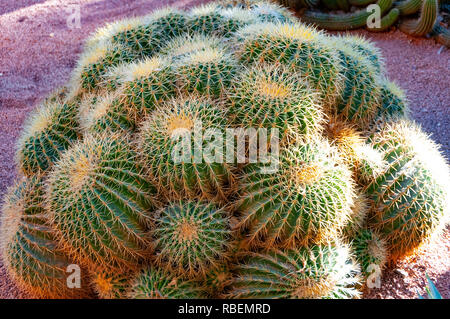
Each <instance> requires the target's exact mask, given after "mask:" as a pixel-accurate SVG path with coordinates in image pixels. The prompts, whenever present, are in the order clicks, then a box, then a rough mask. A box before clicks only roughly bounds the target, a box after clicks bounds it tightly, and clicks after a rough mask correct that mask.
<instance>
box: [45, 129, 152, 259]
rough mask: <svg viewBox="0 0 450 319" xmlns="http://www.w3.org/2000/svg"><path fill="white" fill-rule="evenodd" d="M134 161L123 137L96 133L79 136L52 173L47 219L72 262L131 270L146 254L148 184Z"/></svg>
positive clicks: (148, 206)
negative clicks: (71, 257) (48, 216)
mask: <svg viewBox="0 0 450 319" xmlns="http://www.w3.org/2000/svg"><path fill="white" fill-rule="evenodd" d="M136 161H137V154H136V153H135V151H134V150H133V149H132V147H131V146H130V141H129V139H128V137H127V136H121V135H118V134H106V133H102V134H101V135H88V136H85V138H84V140H83V142H80V143H78V144H76V145H74V146H73V147H72V148H71V149H70V150H68V151H67V152H65V153H64V156H62V157H61V159H60V161H59V162H58V165H57V166H56V167H55V168H54V170H53V171H52V174H51V175H50V177H49V188H48V194H47V195H48V203H49V211H50V212H51V220H52V222H53V224H54V225H55V229H56V230H57V231H58V236H59V238H60V241H61V244H62V245H64V247H65V249H66V250H67V251H68V252H69V253H70V254H71V256H73V258H74V259H75V260H76V261H77V262H80V263H82V264H88V265H89V264H91V263H94V264H97V265H99V266H103V267H106V266H108V267H111V268H112V267H117V268H123V267H124V266H125V267H131V268H132V267H136V263H137V262H139V261H141V260H142V259H144V258H145V257H147V256H148V253H149V247H150V246H149V235H148V229H149V225H150V223H149V210H150V209H152V207H153V204H152V201H151V198H150V196H151V194H154V187H153V186H152V185H151V184H150V183H149V182H148V181H147V180H146V179H145V178H144V177H143V176H144V174H143V172H142V169H141V168H140V167H139V165H138V164H136ZM67 203H70V205H68V204H67Z"/></svg>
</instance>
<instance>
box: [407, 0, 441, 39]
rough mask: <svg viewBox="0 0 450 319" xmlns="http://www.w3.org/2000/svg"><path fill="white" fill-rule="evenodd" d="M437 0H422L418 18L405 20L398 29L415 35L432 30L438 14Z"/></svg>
mask: <svg viewBox="0 0 450 319" xmlns="http://www.w3.org/2000/svg"><path fill="white" fill-rule="evenodd" d="M438 9H439V2H438V0H423V3H422V9H421V10H420V16H419V19H418V20H407V21H404V22H403V23H402V24H400V30H401V31H403V32H405V33H407V34H409V35H412V36H415V37H422V36H424V35H426V34H428V33H430V32H431V31H432V30H433V26H434V23H435V21H436V17H437V14H438Z"/></svg>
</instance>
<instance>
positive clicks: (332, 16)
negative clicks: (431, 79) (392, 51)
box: [278, 0, 450, 47]
mask: <svg viewBox="0 0 450 319" xmlns="http://www.w3.org/2000/svg"><path fill="white" fill-rule="evenodd" d="M278 2H280V3H281V4H283V5H285V6H288V7H291V8H292V9H294V10H297V11H300V13H301V20H302V21H304V22H306V23H311V24H314V25H317V26H318V27H320V28H323V29H327V30H340V31H345V30H353V29H359V28H366V29H367V30H369V31H371V32H383V31H387V30H389V29H390V28H391V27H392V26H394V25H395V24H396V23H397V22H398V21H399V20H400V19H401V21H400V23H399V28H400V30H401V31H402V32H404V33H406V34H409V35H411V36H415V37H423V36H426V35H428V34H430V35H433V36H434V37H435V38H436V41H437V42H439V43H441V44H443V45H445V46H447V47H449V46H450V45H449V33H450V31H449V28H448V26H447V27H445V26H443V25H441V24H440V16H439V1H438V0H401V1H392V0H378V1H376V0H322V1H312V0H310V1H307V0H278ZM373 5H377V6H378V8H379V9H380V10H379V11H380V14H381V19H380V21H379V25H377V24H373V25H372V24H369V23H368V21H371V22H373V19H372V18H371V17H372V16H373V14H374V12H376V11H374V9H373V7H371V6H373ZM338 11H339V12H338ZM342 11H343V13H342ZM414 15H416V17H413V18H409V17H410V16H414ZM403 19H406V20H403Z"/></svg>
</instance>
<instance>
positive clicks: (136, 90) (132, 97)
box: [121, 56, 175, 114]
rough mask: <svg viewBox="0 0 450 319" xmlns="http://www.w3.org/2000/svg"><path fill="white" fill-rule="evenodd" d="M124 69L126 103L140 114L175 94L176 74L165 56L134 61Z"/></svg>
mask: <svg viewBox="0 0 450 319" xmlns="http://www.w3.org/2000/svg"><path fill="white" fill-rule="evenodd" d="M123 70H124V73H123V74H122V75H121V77H122V79H121V81H122V82H123V87H122V89H123V95H124V96H125V98H124V103H126V104H127V107H132V108H135V109H136V110H137V112H139V113H140V114H146V113H148V112H151V111H152V110H153V109H155V105H156V104H157V103H158V102H161V101H164V100H167V99H169V98H170V97H172V96H174V95H175V74H174V72H173V68H172V66H171V65H170V63H168V61H167V60H166V59H165V58H163V57H158V56H156V57H153V58H146V59H144V60H141V61H137V62H133V63H132V64H130V65H129V66H128V67H127V68H124V69H123Z"/></svg>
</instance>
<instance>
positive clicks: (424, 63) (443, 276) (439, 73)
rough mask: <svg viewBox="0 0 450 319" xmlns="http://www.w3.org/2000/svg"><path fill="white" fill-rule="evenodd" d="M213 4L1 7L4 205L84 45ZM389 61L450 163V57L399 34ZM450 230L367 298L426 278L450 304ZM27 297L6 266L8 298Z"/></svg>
mask: <svg viewBox="0 0 450 319" xmlns="http://www.w3.org/2000/svg"><path fill="white" fill-rule="evenodd" d="M203 2H207V1H206V0H178V1H176V0H165V1H164V0H147V1H145V0H134V1H133V0H77V1H75V0H74V1H70V0H48V1H45V0H15V1H5V0H2V1H1V2H0V198H2V197H3V194H4V193H5V191H6V188H7V187H8V186H9V185H11V184H12V182H13V180H14V178H15V175H16V173H15V168H14V152H15V141H16V139H17V138H18V135H19V132H20V129H21V126H22V124H23V121H24V119H25V117H26V116H27V114H28V113H29V112H30V110H32V109H33V108H34V107H35V106H36V104H37V103H38V102H39V100H40V99H42V98H43V97H45V96H46V95H47V94H48V93H49V92H51V91H52V90H54V89H55V88H57V87H59V86H61V85H63V84H64V83H65V82H66V81H67V80H68V79H69V76H70V72H71V70H72V68H73V67H74V65H75V62H76V59H77V56H78V55H79V54H80V52H81V50H82V43H83V40H84V39H85V38H86V37H87V36H88V35H89V33H90V32H92V31H94V30H95V29H96V28H97V27H98V26H101V25H103V24H104V23H105V22H107V21H112V20H115V19H118V18H121V17H129V16H134V15H141V14H145V13H148V12H150V11H151V10H154V9H156V8H159V7H162V6H164V5H176V6H178V7H189V6H192V5H194V4H197V3H203ZM71 4H80V12H81V28H80V29H69V28H68V27H67V23H66V20H67V17H68V15H69V13H68V12H67V11H66V9H67V6H69V5H71ZM357 33H361V34H364V35H366V36H367V37H369V38H371V39H372V40H374V41H375V42H376V43H377V45H378V46H379V47H380V48H381V50H382V51H383V54H384V56H385V58H386V65H387V70H388V73H389V77H390V78H391V79H393V80H395V81H396V82H397V83H398V84H399V85H400V86H401V87H402V88H403V89H405V90H406V91H407V93H408V98H409V100H410V102H411V110H412V116H413V118H415V119H416V120H417V121H418V122H419V123H421V125H422V126H423V128H424V130H425V131H427V132H428V133H430V134H432V137H433V139H434V140H435V141H436V142H438V143H439V144H441V145H442V150H443V152H444V154H445V156H446V157H447V158H450V133H449V132H448V130H449V127H450V125H449V124H450V86H449V83H450V72H449V70H450V51H449V50H448V49H444V48H441V47H440V46H439V45H438V44H435V43H434V42H433V41H432V40H426V39H413V38H410V37H407V36H406V35H404V34H403V33H400V32H398V31H391V32H389V33H380V34H375V33H368V32H365V31H357ZM449 250H450V228H447V229H446V231H445V233H444V234H443V235H442V236H441V237H440V238H439V239H438V240H437V241H436V242H435V243H433V244H430V245H427V246H425V247H424V248H423V251H422V252H421V253H420V254H418V255H417V256H415V257H412V258H409V259H407V260H403V261H400V262H398V263H397V264H396V265H393V266H391V267H390V268H389V269H387V270H386V271H385V272H384V275H383V278H382V287H381V288H380V289H373V290H371V291H367V292H366V293H365V295H364V296H365V297H367V298H416V297H417V291H418V292H420V293H423V292H424V289H423V287H424V286H425V280H424V279H425V272H427V273H428V274H429V276H430V277H431V279H432V280H433V281H434V282H435V283H436V285H437V287H438V289H439V290H440V291H441V293H442V294H443V296H444V297H446V298H450V251H449ZM20 297H26V295H25V294H23V293H22V292H20V291H19V290H18V289H17V288H16V287H15V286H14V284H13V283H12V282H11V280H10V279H9V278H8V276H7V275H6V273H5V271H4V268H3V267H2V264H1V262H0V298H20Z"/></svg>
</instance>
